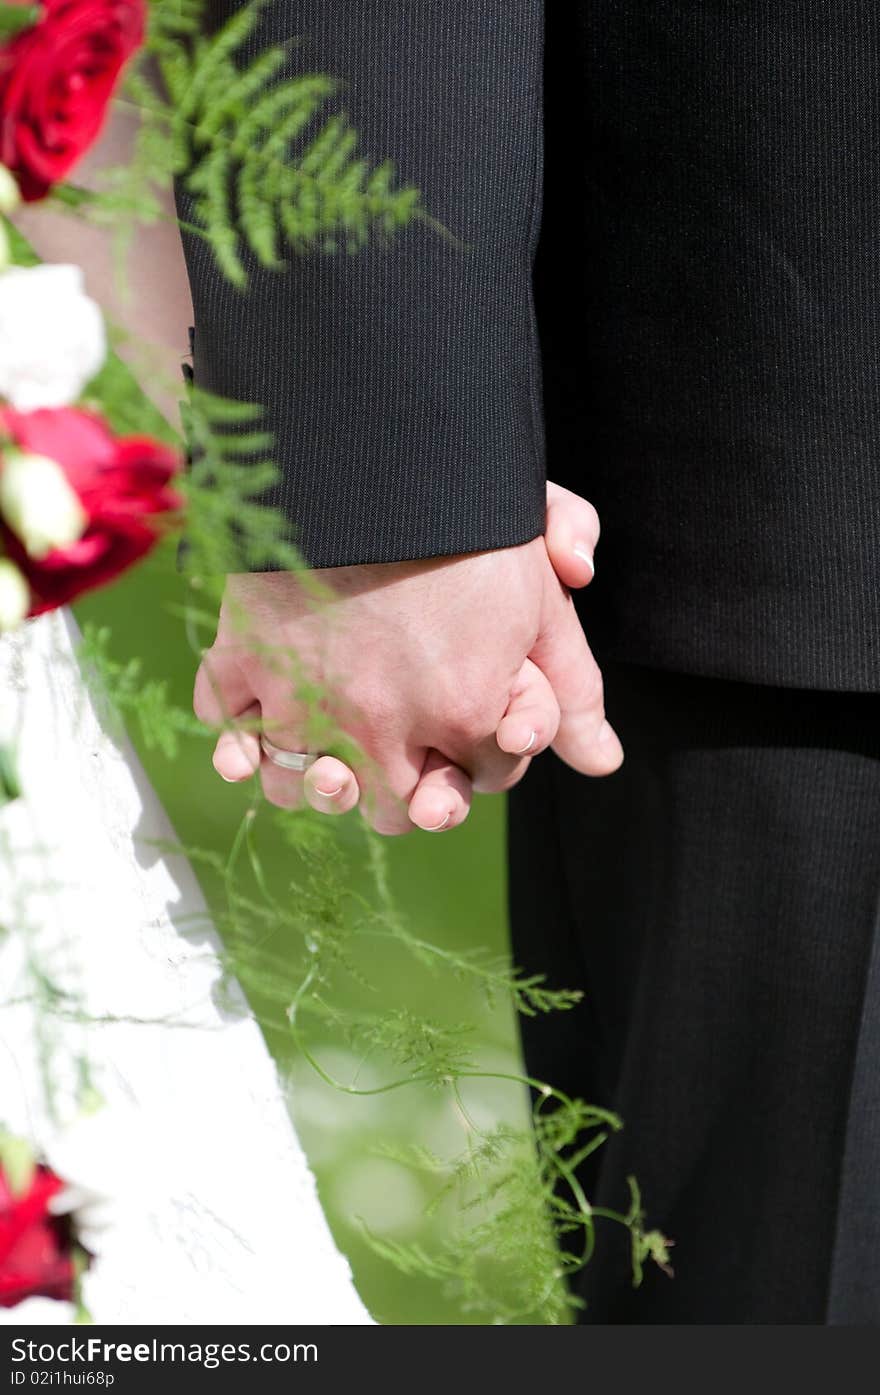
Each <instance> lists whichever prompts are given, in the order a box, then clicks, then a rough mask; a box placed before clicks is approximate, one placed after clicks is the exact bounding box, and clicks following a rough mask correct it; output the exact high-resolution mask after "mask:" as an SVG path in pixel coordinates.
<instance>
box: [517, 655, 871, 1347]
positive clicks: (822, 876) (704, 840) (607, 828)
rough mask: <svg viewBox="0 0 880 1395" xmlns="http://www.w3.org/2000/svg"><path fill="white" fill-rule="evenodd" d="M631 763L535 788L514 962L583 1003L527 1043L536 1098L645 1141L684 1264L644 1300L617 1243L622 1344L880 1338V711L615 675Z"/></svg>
mask: <svg viewBox="0 0 880 1395" xmlns="http://www.w3.org/2000/svg"><path fill="white" fill-rule="evenodd" d="M606 687H607V707H608V712H609V715H610V717H611V720H612V721H613V723H614V725H615V727H616V728H617V730H618V731H619V732H620V734H621V738H622V740H623V744H624V747H625V749H626V752H627V759H626V762H625V764H624V766H623V768H622V769H621V770H620V771H619V772H618V773H617V774H616V775H614V776H612V777H611V778H610V779H607V780H601V781H591V780H588V779H586V778H584V777H582V776H578V775H576V774H574V773H573V772H572V771H570V770H568V769H567V768H566V767H564V766H562V765H561V764H560V763H559V762H558V761H556V759H555V758H553V757H550V756H546V757H542V758H541V759H540V760H538V761H537V762H535V765H534V767H533V770H532V772H531V773H530V775H529V777H528V778H527V780H526V781H525V782H524V784H523V785H522V786H521V787H520V788H519V789H518V790H517V791H515V792H514V794H513V795H512V797H511V806H510V845H511V854H512V855H511V872H510V879H511V920H512V931H513V945H514V956H515V959H516V961H517V963H519V964H520V965H522V966H523V967H524V968H527V969H529V970H542V971H545V972H547V973H548V975H549V977H550V979H551V981H555V982H556V983H557V984H559V985H564V986H566V987H580V988H582V989H583V990H584V994H585V997H584V1001H583V1003H582V1004H581V1005H580V1006H579V1007H578V1008H577V1009H575V1010H574V1011H573V1012H570V1013H566V1014H554V1015H553V1016H551V1017H548V1018H539V1019H534V1020H532V1019H526V1020H524V1022H523V1037H524V1045H525V1052H526V1058H527V1064H528V1068H529V1071H530V1073H531V1074H532V1075H536V1076H539V1077H541V1078H544V1079H548V1080H549V1081H550V1082H551V1083H553V1084H556V1085H559V1086H561V1087H563V1088H565V1089H566V1090H568V1091H570V1092H572V1093H575V1094H578V1095H581V1096H583V1097H586V1098H587V1099H589V1100H590V1101H591V1102H593V1103H596V1104H603V1105H607V1106H611V1107H613V1108H614V1109H616V1110H618V1111H619V1112H620V1114H621V1115H622V1116H623V1118H624V1121H625V1129H624V1131H623V1132H622V1133H621V1134H620V1135H617V1136H615V1137H614V1138H613V1140H612V1141H611V1142H610V1143H609V1144H607V1145H606V1146H605V1147H604V1148H603V1149H602V1150H601V1151H600V1152H599V1153H598V1154H597V1155H596V1156H595V1158H594V1160H593V1161H592V1163H591V1165H590V1171H589V1173H588V1175H587V1176H586V1178H585V1180H586V1182H587V1185H588V1186H589V1188H590V1194H591V1196H592V1199H593V1200H594V1202H596V1203H597V1204H604V1205H606V1206H612V1205H613V1206H616V1207H622V1208H624V1209H625V1205H626V1201H627V1191H626V1183H625V1179H626V1176H627V1174H628V1173H630V1172H633V1173H635V1174H636V1175H637V1177H638V1179H639V1182H640V1183H641V1186H642V1191H643V1194H644V1199H645V1202H646V1206H647V1210H648V1220H649V1222H650V1224H651V1225H657V1226H660V1227H661V1228H662V1229H663V1230H665V1231H666V1233H667V1234H668V1235H670V1236H672V1237H673V1239H674V1240H675V1251H674V1256H673V1257H674V1266H675V1278H674V1279H668V1278H666V1277H665V1276H664V1275H663V1274H661V1273H660V1272H659V1271H653V1272H651V1273H649V1274H648V1276H647V1279H646V1281H645V1283H644V1285H643V1287H642V1288H641V1289H639V1290H637V1291H635V1290H633V1288H632V1286H631V1283H630V1278H629V1268H628V1255H627V1249H626V1245H625V1243H624V1239H625V1237H624V1236H623V1233H622V1232H617V1230H616V1228H615V1227H613V1226H611V1225H609V1224H607V1223H606V1224H605V1228H604V1229H603V1230H602V1231H601V1232H600V1234H599V1245H598V1252H597V1256H596V1259H595V1260H594V1262H593V1264H592V1265H591V1266H590V1268H589V1270H588V1271H587V1273H586V1277H585V1280H584V1281H583V1282H582V1283H581V1285H580V1289H579V1291H580V1293H581V1295H582V1297H584V1298H585V1299H586V1300H587V1302H588V1308H587V1310H586V1313H585V1316H584V1320H585V1321H587V1322H590V1321H592V1322H605V1323H621V1322H623V1323H629V1322H631V1323H747V1324H753V1323H810V1324H824V1323H860V1324H863V1323H870V1324H875V1323H878V1324H880V934H878V929H880V924H878V903H880V695H877V696H874V695H866V694H861V695H843V694H833V693H830V694H829V693H824V694H823V693H809V692H801V691H794V690H782V689H771V688H758V687H753V686H751V685H747V684H738V683H734V682H727V681H719V680H713V679H703V678H694V677H687V676H680V675H671V674H661V673H659V672H654V671H651V670H648V669H638V668H635V667H623V666H617V667H614V666H612V667H611V668H606Z"/></svg>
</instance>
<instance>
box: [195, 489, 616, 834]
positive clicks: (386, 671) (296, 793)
mask: <svg viewBox="0 0 880 1395" xmlns="http://www.w3.org/2000/svg"><path fill="white" fill-rule="evenodd" d="M597 539H598V520H597V519H596V515H595V512H594V511H593V510H592V509H591V507H590V505H588V504H587V503H586V502H585V501H583V500H580V499H577V497H576V496H574V495H571V494H568V492H567V491H565V490H560V489H558V487H556V486H550V488H549V490H548V532H547V540H546V544H545V540H544V539H542V538H541V539H537V540H535V541H534V542H532V543H528V544H525V545H524V546H522V547H515V548H505V549H500V550H498V551H495V552H487V553H479V554H474V555H468V556H464V557H456V558H450V559H438V560H432V561H425V562H402V563H392V564H385V565H379V566H362V567H343V568H337V569H332V570H326V571H322V572H320V573H318V574H316V575H317V577H318V578H319V580H320V582H321V583H323V585H324V586H325V587H326V588H328V590H329V599H327V600H325V601H321V602H319V603H316V602H315V600H314V599H313V598H312V596H311V595H310V590H309V587H308V586H307V585H304V584H303V581H302V580H301V579H300V578H299V577H297V576H295V575H292V574H289V573H270V574H254V575H247V576H236V577H231V578H230V579H229V583H228V587H227V594H226V597H225V599H224V603H223V607H222V609H221V615H220V623H219V627H218V632H217V638H216V640H215V642H214V644H213V646H212V648H211V649H210V650H209V651H208V653H207V654H206V655H205V658H204V660H203V663H202V665H201V667H200V669H199V673H198V676H197V679H196V691H195V709H196V713H197V715H198V716H199V717H200V718H201V719H202V720H203V721H205V722H208V723H210V724H212V725H222V724H224V723H226V724H228V723H229V722H230V720H231V719H234V718H242V717H244V718H248V719H249V721H250V727H251V729H250V730H248V729H247V728H246V727H242V728H240V729H235V728H234V727H232V728H230V729H227V730H226V731H224V732H223V733H222V734H221V736H220V738H219V740H218V743H217V748H216V751H215V756H214V764H215V766H216V768H217V770H218V771H219V773H220V774H221V775H223V776H224V778H226V779H228V780H239V779H244V778H248V777H249V776H250V775H251V774H253V772H254V771H255V770H256V769H257V768H258V767H259V769H260V774H261V779H262V782H263V787H264V790H265V792H266V795H267V797H268V798H269V799H270V800H271V801H272V802H273V803H275V804H279V805H282V806H294V805H296V804H298V803H299V802H300V800H301V798H302V795H303V793H305V796H306V797H307V798H308V800H309V802H310V803H312V804H313V805H314V807H316V808H318V809H320V810H321V811H323V812H327V813H330V812H338V813H342V812H345V811H346V810H348V809H350V808H352V807H353V806H354V805H355V804H356V803H357V802H358V800H359V799H361V800H362V801H363V805H364V811H365V812H366V813H367V816H368V817H369V819H370V821H371V822H372V824H373V826H374V827H375V828H376V829H377V830H378V831H379V832H382V833H403V832H407V831H409V830H410V829H411V828H412V827H413V825H416V826H418V827H421V828H427V829H431V830H434V829H439V828H451V827H454V826H455V825H456V824H458V823H460V822H462V820H463V819H464V818H465V817H466V815H467V811H468V807H469V803H470V793H471V787H472V786H473V788H476V789H478V790H483V791H489V790H502V789H508V788H510V787H511V786H512V785H514V784H515V783H516V782H517V781H518V780H519V779H521V777H522V775H523V774H524V772H525V769H526V768H527V766H528V763H529V761H530V759H531V757H532V756H534V755H536V754H537V753H538V752H539V751H541V750H543V749H545V747H547V746H548V745H552V746H553V748H554V749H555V750H556V751H557V753H558V754H559V755H560V756H561V757H562V759H564V760H566V761H567V762H568V763H569V764H570V765H572V766H574V768H575V769H577V770H581V771H583V772H584V773H585V774H590V775H603V774H608V773H610V772H611V771H612V770H614V769H616V768H617V766H618V765H619V764H620V761H621V759H622V751H621V748H620V744H619V742H618V740H617V738H616V736H615V734H614V732H613V731H612V730H611V728H610V727H609V726H608V724H607V722H606V721H605V716H604V708H603V701H602V682H601V676H600V674H599V671H598V669H597V667H596V664H595V662H594V660H593V658H592V655H591V654H590V652H589V649H588V647H587V644H586V640H585V638H584V634H583V631H582V629H581V626H580V623H579V621H578V619H577V616H576V615H575V612H574V608H573V606H572V602H571V599H570V596H569V595H568V591H567V589H566V585H568V586H570V585H583V584H585V582H586V581H587V580H588V579H589V576H590V575H591V572H592V565H591V560H590V559H591V557H592V552H593V549H594V548H595V545H596V541H597ZM548 552H549V553H550V554H552V556H553V564H554V565H555V568H556V570H555V571H554V565H551V561H550V556H549V555H548ZM557 573H558V574H559V575H558V576H557ZM559 577H561V578H562V580H563V581H564V582H565V583H566V585H562V584H560V579H559ZM304 679H305V680H306V681H307V682H308V683H310V684H312V685H314V687H315V688H317V689H318V690H319V692H320V693H321V702H322V706H323V707H324V709H325V710H326V711H329V713H330V714H331V715H332V718H333V720H334V722H335V723H336V724H337V725H338V726H339V728H340V729H342V730H343V731H344V732H346V733H347V734H348V736H350V737H351V738H353V739H354V741H356V742H357V744H358V746H359V747H360V749H361V751H362V753H363V754H362V756H361V757H360V758H358V759H357V760H355V761H352V766H353V769H350V768H349V767H348V766H347V765H345V764H343V762H341V761H339V760H337V759H335V758H334V757H330V756H325V757H322V758H321V759H320V760H318V761H317V762H316V763H315V765H314V766H312V768H311V769H310V770H309V771H308V773H307V774H306V776H305V777H303V776H301V775H296V774H294V773H292V772H289V771H286V770H283V769H280V768H279V767H278V766H276V765H274V764H272V763H271V762H270V761H268V760H267V759H266V758H265V757H263V758H262V759H261V752H260V746H259V738H258V736H257V734H256V732H255V730H253V725H254V719H256V718H259V719H260V720H261V723H262V727H263V729H264V730H265V732H266V734H267V735H268V736H269V737H270V739H271V740H272V741H273V742H274V743H275V744H276V745H278V746H282V747H285V748H288V749H290V750H297V751H299V750H305V749H307V747H308V744H309V743H308V736H307V731H308V726H309V722H308V713H307V710H306V708H305V707H304V705H303V702H302V700H301V699H302V694H303V680H304ZM298 693H299V695H300V700H298V698H297V694H298Z"/></svg>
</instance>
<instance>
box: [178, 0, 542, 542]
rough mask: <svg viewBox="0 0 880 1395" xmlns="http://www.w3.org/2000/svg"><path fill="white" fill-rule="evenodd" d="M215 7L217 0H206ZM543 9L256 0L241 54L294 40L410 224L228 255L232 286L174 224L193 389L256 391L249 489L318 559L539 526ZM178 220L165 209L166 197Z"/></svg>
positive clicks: (489, 3) (434, 0)
mask: <svg viewBox="0 0 880 1395" xmlns="http://www.w3.org/2000/svg"><path fill="white" fill-rule="evenodd" d="M215 8H216V9H218V10H219V11H221V12H224V11H225V13H229V12H231V11H232V10H233V9H235V8H236V5H235V3H234V0H226V3H225V5H223V4H221V5H219V6H216V7H215ZM543 9H544V6H543V0H358V3H357V4H355V3H347V0H345V2H344V3H339V0H288V2H285V0H275V3H273V4H271V5H270V6H269V7H268V9H267V11H266V13H265V16H264V18H263V20H262V21H261V24H260V26H259V29H258V30H257V31H256V33H255V35H254V36H253V37H252V39H251V40H250V41H249V45H248V48H247V51H246V56H253V54H254V53H256V52H258V51H259V49H260V48H261V47H264V46H265V45H266V44H269V43H277V42H279V41H281V40H284V39H290V38H293V37H295V38H297V39H298V43H297V44H295V45H294V46H292V48H291V58H290V64H289V71H290V72H291V73H293V72H326V73H328V74H330V75H332V76H333V77H335V78H338V79H339V80H340V81H341V83H342V89H341V93H340V99H341V105H342V106H343V107H344V110H345V111H346V112H347V113H348V117H349V119H350V121H351V123H352V125H353V126H354V127H355V129H356V130H357V131H358V132H359V135H360V150H361V152H362V153H363V154H364V155H365V156H369V157H370V158H371V159H372V161H373V162H375V163H380V162H381V161H383V160H385V159H391V160H392V161H393V162H394V163H395V165H396V168H397V172H398V176H399V179H400V181H401V183H407V184H414V185H416V186H417V187H418V188H419V189H420V190H421V191H422V195H423V202H424V205H425V206H426V208H427V210H428V212H429V213H430V214H431V215H432V216H433V217H434V218H435V219H437V220H439V222H440V223H442V224H444V225H445V226H446V227H447V228H448V229H449V230H450V231H451V232H452V233H453V234H454V235H455V241H453V240H452V239H449V238H444V237H443V236H442V235H441V234H439V233H438V232H437V231H436V230H435V229H433V228H432V227H431V226H430V225H429V224H426V223H424V222H416V223H415V224H413V225H411V226H410V227H409V228H407V229H405V230H404V231H403V232H401V233H398V234H397V235H396V236H395V237H394V238H392V239H391V240H390V241H387V242H385V243H381V242H379V241H378V240H373V241H372V242H371V243H370V245H369V246H368V247H367V248H366V249H365V250H362V251H360V252H358V253H356V254H354V255H347V254H346V253H345V252H344V251H340V252H336V253H310V254H307V255H300V256H297V255H295V254H293V253H291V254H290V256H289V257H288V258H287V261H288V266H287V270H286V271H285V272H282V273H279V272H270V271H265V270H263V269H261V268H260V267H259V266H257V265H256V264H255V263H254V262H252V261H250V262H248V271H249V277H250V284H249V288H248V290H247V291H246V292H245V293H242V292H240V291H238V290H235V289H233V288H232V287H231V286H229V285H228V284H227V283H226V282H225V281H224V280H223V278H222V276H221V275H220V273H219V272H218V271H217V269H216V267H215V265H214V263H213V259H212V256H211V253H210V251H209V250H208V248H207V246H206V245H205V244H204V243H203V241H202V240H201V239H199V238H197V237H192V236H188V235H185V236H184V248H185V252H186V257H187V263H188V268H189V276H190V282H191V286H192V293H193V301H194V306H195V336H194V345H195V347H194V369H195V381H196V383H197V384H198V385H200V386H203V387H206V388H208V389H210V390H211V391H213V392H218V393H221V394H223V395H226V396H229V397H234V398H238V399H241V400H244V401H250V402H258V403H261V404H262V405H263V406H264V407H265V409H266V412H267V426H268V428H269V429H271V430H272V431H273V432H274V433H275V437H276V446H275V458H276V460H277V461H278V463H279V465H280V468H281V480H280V484H279V486H278V488H277V490H276V491H275V492H274V494H273V497H272V498H271V499H270V500H269V502H271V503H273V504H275V505H276V506H277V507H279V508H281V509H282V510H283V512H284V514H285V516H286V518H287V519H288V520H289V523H290V527H291V537H292V538H293V540H294V541H296V542H297V543H298V544H299V546H300V547H301V549H302V551H303V553H304V555H305V557H306V558H307V560H308V561H309V562H310V563H311V564H312V565H313V566H318V567H329V566H342V565H349V564H354V563H365V562H381V561H398V560H402V559H406V558H417V557H431V556H444V555H446V556H448V555H451V554H455V553H461V552H473V551H479V550H482V549H486V548H497V547H505V546H510V545H513V544H516V543H521V542H525V541H528V540H529V539H530V538H533V537H535V536H537V535H538V534H539V533H540V532H541V531H542V530H543V525H544V480H545V465H544V444H543V421H542V409H541V380H540V360H539V351H538V344H537V334H536V327H535V317H534V309H533V303H532V288H531V271H532V261H533V257H534V252H535V248H536V243H537V234H538V228H539V223H540V215H541V194H542V179H543V152H542V95H543V94H542V78H543V74H542V64H543ZM179 204H180V211H181V213H182V215H184V216H185V215H186V200H185V199H182V198H180V196H179Z"/></svg>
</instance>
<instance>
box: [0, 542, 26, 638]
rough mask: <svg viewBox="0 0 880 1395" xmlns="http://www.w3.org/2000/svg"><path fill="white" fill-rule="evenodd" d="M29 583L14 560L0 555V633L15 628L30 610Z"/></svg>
mask: <svg viewBox="0 0 880 1395" xmlns="http://www.w3.org/2000/svg"><path fill="white" fill-rule="evenodd" d="M30 605H31V595H30V591H29V589H28V584H27V582H26V581H25V579H24V577H23V576H22V574H21V572H20V571H19V569H18V567H17V566H16V565H15V563H14V562H10V560H9V558H8V557H0V634H3V633H4V631H6V630H14V629H15V627H16V625H20V624H21V622H22V620H23V619H24V617H25V616H26V615H27V613H28V611H29V610H30Z"/></svg>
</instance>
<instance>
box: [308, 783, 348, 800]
mask: <svg viewBox="0 0 880 1395" xmlns="http://www.w3.org/2000/svg"><path fill="white" fill-rule="evenodd" d="M343 789H344V786H343V785H337V786H336V788H335V789H333V790H322V789H321V786H320V785H316V786H315V791H316V793H317V794H319V795H320V796H321V798H322V799H335V798H336V796H337V795H338V794H342V791H343Z"/></svg>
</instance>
